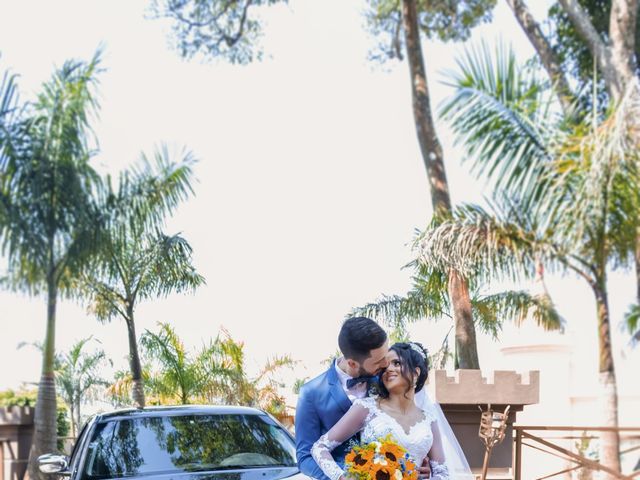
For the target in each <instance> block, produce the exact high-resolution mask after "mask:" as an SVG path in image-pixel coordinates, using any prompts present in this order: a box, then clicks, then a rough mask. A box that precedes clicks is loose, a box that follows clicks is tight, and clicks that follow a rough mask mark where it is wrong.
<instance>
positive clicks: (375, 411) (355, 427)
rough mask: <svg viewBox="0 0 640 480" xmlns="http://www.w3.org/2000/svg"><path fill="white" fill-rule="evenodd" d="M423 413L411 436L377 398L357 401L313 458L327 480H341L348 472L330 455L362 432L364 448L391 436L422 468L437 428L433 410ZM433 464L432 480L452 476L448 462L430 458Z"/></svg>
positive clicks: (318, 445) (315, 449) (317, 445)
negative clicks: (368, 444)
mask: <svg viewBox="0 0 640 480" xmlns="http://www.w3.org/2000/svg"><path fill="white" fill-rule="evenodd" d="M422 412H423V415H424V417H423V419H422V420H419V421H418V422H417V423H415V424H414V425H413V426H411V428H410V429H409V431H408V432H407V431H405V430H404V428H403V427H402V425H400V423H398V421H397V420H396V419H395V418H393V417H392V416H391V415H389V414H388V413H386V412H385V411H384V410H382V409H381V408H380V407H379V406H378V403H377V400H376V398H374V397H367V398H362V399H358V400H355V401H354V402H353V405H352V406H351V408H350V409H349V411H348V412H347V413H346V414H345V415H344V417H342V418H341V419H340V420H339V421H338V423H336V424H335V425H334V427H333V428H331V430H329V431H328V432H327V433H325V434H324V435H323V436H322V437H320V439H319V440H318V441H317V442H316V443H315V444H314V445H313V447H312V449H311V455H312V456H313V458H314V459H315V461H316V463H317V464H318V466H319V467H320V468H321V469H322V471H323V472H324V474H325V475H326V476H327V477H329V478H330V479H331V480H338V479H339V478H340V477H341V476H342V475H344V471H343V469H342V468H341V467H340V466H339V465H338V464H337V463H336V462H335V461H334V459H333V457H332V456H331V454H330V452H331V450H333V449H334V448H336V447H337V446H338V445H340V444H341V443H342V442H344V441H345V440H347V439H348V438H350V437H351V436H353V435H354V434H355V433H357V432H361V442H362V443H363V444H364V443H369V442H372V441H374V440H378V439H379V438H381V437H385V436H387V435H389V434H390V435H391V436H392V437H393V438H394V440H395V441H396V442H398V443H399V444H400V445H402V446H403V447H404V448H405V449H406V450H407V452H408V453H409V455H410V456H411V457H412V459H413V460H414V461H415V462H416V464H418V465H421V464H422V462H423V461H424V459H425V457H427V455H428V454H429V452H430V450H431V449H432V447H433V444H434V426H435V424H434V423H433V422H434V421H435V420H436V417H435V415H434V413H433V412H432V411H431V410H430V409H429V408H427V409H424V410H423V411H422ZM430 460H431V469H432V472H431V478H432V480H447V479H448V478H449V476H448V474H447V473H446V467H445V466H444V459H434V458H430Z"/></svg>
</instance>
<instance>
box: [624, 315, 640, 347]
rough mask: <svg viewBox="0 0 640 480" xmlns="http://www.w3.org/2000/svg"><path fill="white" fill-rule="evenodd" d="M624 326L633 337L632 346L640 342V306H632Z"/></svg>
mask: <svg viewBox="0 0 640 480" xmlns="http://www.w3.org/2000/svg"><path fill="white" fill-rule="evenodd" d="M624 326H625V329H626V330H627V332H628V333H629V335H630V336H631V343H632V345H634V346H635V345H637V344H638V343H639V342H640V305H631V306H630V307H629V310H628V311H627V313H626V314H625V317H624Z"/></svg>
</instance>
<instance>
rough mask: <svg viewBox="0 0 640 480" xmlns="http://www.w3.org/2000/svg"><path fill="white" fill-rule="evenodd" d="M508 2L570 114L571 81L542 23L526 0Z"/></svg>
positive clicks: (567, 112) (508, 0)
mask: <svg viewBox="0 0 640 480" xmlns="http://www.w3.org/2000/svg"><path fill="white" fill-rule="evenodd" d="M507 3H508V4H509V6H510V7H511V10H513V14H514V15H515V17H516V20H518V23H519V24H520V26H521V27H522V30H523V31H524V33H525V35H526V36H527V38H528V39H529V41H530V42H531V45H533V48H535V50H536V52H538V56H539V57H540V60H542V64H543V65H544V68H545V70H546V71H547V74H548V75H549V78H550V79H551V82H552V83H553V85H554V89H555V91H556V93H557V96H558V100H560V105H561V106H562V110H563V111H564V113H565V115H568V114H569V112H570V111H571V100H572V98H573V94H572V92H571V88H570V87H569V82H567V79H566V77H565V76H564V73H563V71H562V65H561V64H560V61H559V60H558V58H557V56H556V54H555V52H554V51H553V49H552V48H551V45H550V44H549V42H548V41H547V38H546V37H545V36H544V34H543V33H542V30H541V29H540V25H539V24H538V22H536V20H535V18H533V15H532V14H531V12H530V11H529V7H527V4H526V3H525V2H524V0H507Z"/></svg>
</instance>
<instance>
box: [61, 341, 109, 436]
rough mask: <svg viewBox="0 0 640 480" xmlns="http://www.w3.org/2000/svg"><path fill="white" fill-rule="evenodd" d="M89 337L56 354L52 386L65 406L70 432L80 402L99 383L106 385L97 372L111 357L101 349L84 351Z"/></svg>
mask: <svg viewBox="0 0 640 480" xmlns="http://www.w3.org/2000/svg"><path fill="white" fill-rule="evenodd" d="M92 339H93V337H87V338H84V339H82V340H79V341H78V342H76V343H75V344H73V345H72V347H71V349H70V350H69V351H68V352H65V353H62V354H59V355H57V364H58V366H57V368H56V386H57V387H58V392H59V394H60V397H61V398H62V400H63V401H64V403H65V404H66V406H67V408H68V409H69V413H70V415H71V431H72V432H73V434H74V435H76V434H77V433H78V432H79V429H80V426H81V424H82V415H81V410H80V409H81V406H82V405H83V404H86V403H87V402H88V401H90V400H91V399H92V398H93V397H94V396H95V395H97V394H98V390H97V389H98V388H99V387H106V386H107V385H109V382H107V380H106V379H104V378H103V377H102V376H101V370H102V368H104V366H105V365H106V364H107V363H111V361H110V360H108V359H107V356H106V353H105V352H104V350H102V349H98V350H96V351H94V352H91V353H87V352H86V348H85V347H86V346H87V344H88V343H89V342H90V341H91V340H92Z"/></svg>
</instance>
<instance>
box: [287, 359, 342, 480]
mask: <svg viewBox="0 0 640 480" xmlns="http://www.w3.org/2000/svg"><path fill="white" fill-rule="evenodd" d="M349 408H351V401H350V400H349V397H347V394H346V393H345V391H344V390H343V388H342V384H341V383H340V379H339V378H338V373H337V372H336V370H335V360H334V362H333V363H332V364H331V367H329V369H328V370H327V371H326V372H324V373H323V374H321V375H319V376H317V377H316V378H314V379H313V380H309V381H308V382H307V383H305V384H304V385H303V386H302V388H301V389H300V396H299V397H298V406H297V408H296V454H297V457H298V467H299V468H300V471H301V472H302V473H304V474H305V475H308V476H309V477H313V478H316V479H318V480H328V478H327V477H326V476H325V474H324V473H322V470H320V467H318V465H317V464H316V462H315V460H314V459H313V457H312V456H311V447H312V446H313V444H314V443H315V442H316V441H317V440H318V439H319V438H320V437H321V436H322V435H324V434H325V433H326V432H327V431H329V429H330V428H331V427H333V426H334V425H335V424H336V423H337V422H338V420H340V418H342V416H343V415H344V414H345V413H347V410H349ZM350 440H351V439H349V440H347V441H346V442H345V443H343V444H342V445H340V446H339V447H337V448H336V449H335V450H334V451H333V452H332V455H333V458H334V459H335V460H336V462H337V463H338V464H340V465H344V457H345V455H346V454H347V453H348V451H349V446H348V444H349V442H350Z"/></svg>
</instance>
